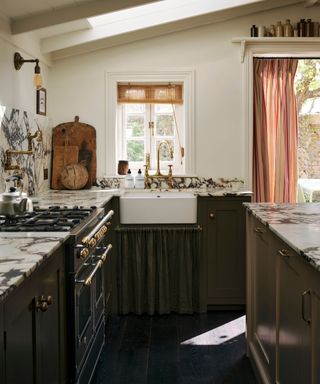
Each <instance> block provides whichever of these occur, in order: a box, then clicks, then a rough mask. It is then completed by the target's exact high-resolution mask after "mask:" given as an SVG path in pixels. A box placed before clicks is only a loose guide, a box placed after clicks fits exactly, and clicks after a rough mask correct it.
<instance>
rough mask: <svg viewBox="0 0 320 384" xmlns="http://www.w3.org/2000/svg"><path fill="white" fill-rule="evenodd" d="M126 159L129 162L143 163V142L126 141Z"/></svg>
mask: <svg viewBox="0 0 320 384" xmlns="http://www.w3.org/2000/svg"><path fill="white" fill-rule="evenodd" d="M127 159H128V160H129V161H143V159H144V142H143V141H140V140H128V141H127Z"/></svg>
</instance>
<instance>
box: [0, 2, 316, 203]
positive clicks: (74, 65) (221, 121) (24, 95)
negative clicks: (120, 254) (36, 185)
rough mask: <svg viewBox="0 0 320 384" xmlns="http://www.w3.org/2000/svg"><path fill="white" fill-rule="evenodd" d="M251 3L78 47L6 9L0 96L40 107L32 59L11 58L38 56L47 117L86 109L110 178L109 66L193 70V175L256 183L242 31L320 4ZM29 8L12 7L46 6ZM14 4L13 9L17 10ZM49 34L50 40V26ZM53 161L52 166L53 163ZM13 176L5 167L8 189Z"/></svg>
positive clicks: (64, 117)
mask: <svg viewBox="0 0 320 384" xmlns="http://www.w3.org/2000/svg"><path fill="white" fill-rule="evenodd" d="M94 3H98V4H99V3H101V2H99V1H97V2H94ZM251 3H253V4H247V5H246V6H242V7H238V8H235V9H225V10H220V11H219V12H212V13H209V14H207V15H204V16H203V17H202V18H201V17H195V18H192V19H190V20H188V24H187V25H184V24H183V22H181V23H180V24H175V23H174V22H172V23H171V24H168V25H165V26H164V27H163V26H162V27H158V29H157V27H148V28H146V29H144V30H142V31H136V32H131V33H126V34H123V35H121V38H120V37H119V36H118V37H117V36H113V37H109V38H104V39H100V40H97V41H95V42H91V43H90V44H89V43H83V42H82V41H80V40H79V41H78V43H79V44H77V45H76V46H73V47H72V46H71V47H64V44H65V43H64V44H62V43H61V42H60V44H58V43H59V41H58V38H57V37H55V39H53V38H52V39H50V36H49V37H47V40H46V44H44V43H43V42H42V43H41V44H42V45H40V42H39V37H38V35H37V34H36V33H25V34H24V33H23V34H16V35H11V33H10V28H9V19H8V15H7V17H6V16H5V15H2V16H3V17H2V20H1V39H0V44H1V62H0V69H1V70H0V80H1V84H2V87H1V91H0V92H1V93H0V104H1V105H2V106H9V107H11V108H18V109H20V110H22V111H28V112H29V113H33V114H34V113H35V112H36V106H35V104H36V102H35V89H34V86H33V83H32V78H33V70H34V66H33V65H30V64H25V65H24V66H23V67H22V68H21V69H20V70H19V71H16V70H15V68H14V66H13V59H12V58H13V55H14V53H15V52H16V51H19V52H20V53H21V54H22V56H24V57H25V58H29V57H32V58H39V60H40V67H41V75H42V79H43V86H44V88H46V90H47V118H48V120H49V122H50V123H49V125H50V127H55V126H57V125H58V124H60V123H61V122H65V121H72V120H73V119H74V116H76V115H80V120H81V121H82V122H85V123H88V124H90V125H92V126H94V127H95V128H96V131H97V175H98V176H100V177H103V176H105V175H107V176H109V175H112V172H111V171H110V168H109V167H110V164H111V163H112V162H114V158H111V157H112V153H113V152H112V138H113V136H112V129H111V126H112V122H110V120H109V117H110V113H109V111H108V108H109V103H108V91H107V84H106V78H107V76H108V74H109V73H111V74H112V73H115V72H119V73H121V72H126V73H128V72H132V74H136V73H139V72H146V73H147V72H148V71H149V72H159V71H161V70H162V71H164V70H165V71H168V72H169V73H170V72H174V71H180V72H183V71H185V72H189V73H191V74H193V75H192V76H191V77H192V78H193V79H192V82H191V83H192V84H193V94H192V96H193V100H192V104H193V105H194V109H193V113H191V115H190V121H191V122H192V126H193V127H191V128H192V129H191V133H192V134H191V136H190V143H191V144H192V145H193V146H192V147H191V148H192V152H193V157H192V159H191V161H190V171H189V172H190V175H192V176H194V175H197V176H199V177H203V178H206V179H209V178H212V179H214V180H216V179H219V178H221V177H223V178H226V179H228V178H230V179H234V178H237V179H240V180H244V181H245V185H246V187H247V188H249V186H250V185H251V184H250V183H251V181H250V178H251V172H250V169H251V157H250V153H251V150H250V145H251V144H250V134H251V133H250V131H248V128H247V127H248V126H249V124H248V123H247V122H248V117H247V115H246V113H245V111H246V102H247V101H246V98H245V91H246V90H245V87H246V86H245V85H244V80H243V79H244V74H243V68H244V67H243V64H242V63H241V45H240V44H237V43H235V44H234V43H232V39H233V38H235V37H237V36H248V37H249V33H250V27H251V26H252V25H253V24H256V25H260V24H262V25H270V24H272V23H275V22H276V21H277V20H286V19H287V18H291V19H292V20H299V19H300V18H301V16H302V15H303V17H305V18H313V19H317V17H316V13H318V12H319V8H318V7H316V6H315V7H313V8H305V7H304V5H305V2H298V1H267V2H266V1H264V2H258V3H261V4H258V3H257V2H251ZM95 5H96V4H95ZM21 7H22V6H21V4H20V5H19V6H18V7H17V8H20V11H18V9H15V10H12V12H15V14H16V15H19V12H21V13H20V16H21V17H22V18H23V17H25V18H26V19H27V16H24V13H25V14H26V13H31V14H32V13H33V12H34V13H36V12H41V5H40V4H39V2H33V7H34V8H33V11H31V10H25V11H24V10H23V9H22V8H21ZM83 8H84V9H85V7H83ZM43 11H45V10H43ZM7 12H8V13H9V16H10V12H9V10H7ZM70 13H72V12H70ZM91 13H92V12H88V14H87V15H86V16H91V15H92V14H91ZM59 14H60V15H61V14H62V12H60V13H59V9H57V15H59ZM47 16H48V14H47ZM18 19H19V18H17V21H18ZM40 19H41V20H40ZM69 20H70V19H69ZM221 20H222V21H221ZM28 21H29V23H30V25H31V27H29V28H31V30H32V29H36V28H39V27H41V26H44V24H43V23H44V22H45V18H44V17H41V18H37V17H36V16H34V18H30V19H29V20H28ZM37 23H39V24H37ZM26 24H27V23H26ZM32 25H33V26H32ZM35 25H38V26H37V27H36V26H35ZM17 26H18V27H19V23H18V22H17ZM18 27H17V28H18ZM20 28H25V31H26V30H27V29H28V27H27V26H26V25H25V26H24V27H23V23H21V24H20ZM21 31H22V30H20V32H21ZM42 33H43V36H44V37H43V39H45V31H42ZM117 39H118V40H117ZM60 40H64V38H63V37H62V38H60ZM199 42H201V44H200V43H199ZM50 44H52V45H51V48H50ZM55 44H56V45H55ZM317 44H318V43H317V42H315V43H313V47H314V48H313V49H314V51H317V50H318V45H317ZM42 46H43V47H45V49H44V48H42ZM281 49H290V47H289V48H284V47H281ZM309 49H310V48H309ZM49 51H51V52H52V54H51V57H50V54H48V53H46V52H49ZM230 108H232V113H230ZM41 119H46V118H45V117H41V116H40V117H39V121H40V120H41ZM35 129H36V127H35V128H34V129H33V130H32V132H31V133H34V131H35ZM5 149H7V148H5ZM49 150H50V148H49ZM189 152H191V151H189ZM46 166H47V168H50V167H49V164H47V165H46ZM173 172H174V170H173ZM5 176H6V175H4V173H3V172H2V174H1V185H2V186H3V188H4V180H5ZM45 182H46V180H44V184H43V188H45ZM2 190H3V189H2ZM100 204H101V203H99V204H97V205H100Z"/></svg>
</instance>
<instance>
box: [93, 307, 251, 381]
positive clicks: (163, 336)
mask: <svg viewBox="0 0 320 384" xmlns="http://www.w3.org/2000/svg"><path fill="white" fill-rule="evenodd" d="M243 315H244V314H243V312H242V311H219V312H217V311H215V312H210V313H207V314H201V315H175V314H171V315H168V316H164V315H162V316H147V315H143V316H135V315H129V316H115V317H112V318H111V321H110V328H109V329H110V335H109V336H108V341H107V344H106V346H105V347H104V349H103V351H102V354H101V357H100V360H99V363H98V366H97V369H96V373H95V376H94V379H93V381H92V383H93V384H209V383H210V384H256V383H257V381H256V379H255V377H254V374H253V370H252V368H251V365H250V362H249V360H248V358H247V357H246V356H245V335H244V332H243V321H244V320H243V319H242V323H241V320H239V319H240V318H241V317H242V316H243ZM237 319H238V320H237ZM239 322H240V323H239ZM199 335H202V336H201V339H200V337H199ZM196 337H197V339H193V340H190V339H192V338H196Z"/></svg>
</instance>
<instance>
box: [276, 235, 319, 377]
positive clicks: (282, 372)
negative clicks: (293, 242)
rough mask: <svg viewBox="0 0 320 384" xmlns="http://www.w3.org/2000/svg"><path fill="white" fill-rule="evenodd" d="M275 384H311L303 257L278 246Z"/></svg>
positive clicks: (308, 296)
mask: <svg viewBox="0 0 320 384" xmlns="http://www.w3.org/2000/svg"><path fill="white" fill-rule="evenodd" d="M278 255H279V256H278V259H277V260H278V282H277V294H278V375H277V376H278V383H280V384H287V383H295V384H308V383H311V363H312V360H311V327H310V324H309V323H308V319H309V318H310V312H311V310H310V308H311V290H309V289H308V286H309V283H308V281H307V280H306V278H305V274H304V273H305V268H306V266H305V265H304V264H303V263H304V260H303V259H302V258H301V256H300V255H297V254H295V253H294V252H293V251H292V250H290V249H287V248H286V247H285V246H283V244H281V243H279V247H278Z"/></svg>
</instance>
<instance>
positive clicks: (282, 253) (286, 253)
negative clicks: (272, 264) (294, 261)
mask: <svg viewBox="0 0 320 384" xmlns="http://www.w3.org/2000/svg"><path fill="white" fill-rule="evenodd" d="M278 254H279V255H280V256H282V257H284V258H287V259H289V258H290V257H291V256H292V255H291V252H290V251H288V250H287V249H279V250H278Z"/></svg>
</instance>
